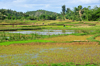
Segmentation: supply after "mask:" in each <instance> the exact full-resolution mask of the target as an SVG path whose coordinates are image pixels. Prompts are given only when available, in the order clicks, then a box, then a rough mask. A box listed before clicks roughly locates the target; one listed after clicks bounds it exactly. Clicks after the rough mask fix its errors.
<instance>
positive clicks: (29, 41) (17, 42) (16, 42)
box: [0, 40, 54, 45]
mask: <svg viewBox="0 0 100 66" xmlns="http://www.w3.org/2000/svg"><path fill="white" fill-rule="evenodd" d="M31 42H39V43H41V42H44V43H46V42H54V41H49V40H24V41H9V42H2V43H0V45H10V44H19V43H31Z"/></svg>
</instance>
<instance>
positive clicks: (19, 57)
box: [0, 47, 100, 66]
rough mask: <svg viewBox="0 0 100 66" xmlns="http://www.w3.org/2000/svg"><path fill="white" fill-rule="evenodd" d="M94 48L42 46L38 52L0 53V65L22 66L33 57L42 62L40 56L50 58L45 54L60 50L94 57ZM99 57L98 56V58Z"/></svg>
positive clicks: (61, 52) (96, 54) (97, 54)
mask: <svg viewBox="0 0 100 66" xmlns="http://www.w3.org/2000/svg"><path fill="white" fill-rule="evenodd" d="M98 48H99V47H98ZM31 50H34V49H31ZM35 50H36V49H35ZM37 50H38V49H37ZM94 50H95V52H94V53H93V52H92V51H94ZM96 50H97V48H96V47H95V48H93V47H85V48H82V47H77V48H74V49H73V47H65V48H64V47H55V48H48V49H46V48H42V49H40V50H38V52H35V53H34V52H31V53H30V52H29V51H30V50H27V52H26V53H24V54H10V55H7V54H0V58H1V59H3V60H0V66H1V65H2V66H12V65H18V66H23V65H27V63H28V62H32V61H33V59H36V60H35V62H37V63H38V62H40V61H41V62H43V61H42V60H41V57H42V58H52V56H51V57H50V56H48V55H46V54H52V53H54V54H59V52H60V54H65V56H67V55H70V53H71V54H74V53H75V54H74V56H77V55H79V56H82V57H83V54H85V55H88V56H89V57H90V58H95V57H97V56H99V53H100V52H98V51H96ZM78 51H82V53H81V52H79V53H78ZM83 51H84V52H83ZM69 52H70V53H69ZM89 52H90V53H89ZM66 53H67V54H66ZM77 53H78V54H77ZM41 54H42V55H41ZM37 58H40V59H38V60H37ZM99 58H100V57H98V59H99ZM2 63H3V64H2Z"/></svg>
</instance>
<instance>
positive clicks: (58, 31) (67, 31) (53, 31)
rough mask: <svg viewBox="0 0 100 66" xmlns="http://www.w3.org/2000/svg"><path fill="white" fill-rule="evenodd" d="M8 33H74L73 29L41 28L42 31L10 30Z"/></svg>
mask: <svg viewBox="0 0 100 66" xmlns="http://www.w3.org/2000/svg"><path fill="white" fill-rule="evenodd" d="M9 33H21V34H32V33H34V34H39V35H53V34H55V35H57V34H72V33H76V31H75V30H42V31H11V32H9Z"/></svg>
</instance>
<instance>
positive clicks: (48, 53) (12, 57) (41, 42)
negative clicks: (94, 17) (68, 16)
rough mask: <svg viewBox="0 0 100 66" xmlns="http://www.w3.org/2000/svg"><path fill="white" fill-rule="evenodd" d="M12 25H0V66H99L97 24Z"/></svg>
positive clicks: (99, 27) (68, 22)
mask: <svg viewBox="0 0 100 66" xmlns="http://www.w3.org/2000/svg"><path fill="white" fill-rule="evenodd" d="M12 22H13V21H8V23H9V24H8V23H7V22H6V21H1V23H0V66H100V30H99V29H100V22H99V21H94V22H93V21H91V22H90V21H84V22H78V21H75V22H72V21H71V20H64V21H59V20H54V21H53V20H50V21H49V20H45V21H20V22H22V23H24V22H25V24H21V23H20V22H19V21H18V24H16V25H14V26H13V25H10V24H12ZM33 22H34V24H33ZM14 23H17V21H14ZM42 23H44V24H42ZM4 24H6V25H4ZM64 25H65V26H64Z"/></svg>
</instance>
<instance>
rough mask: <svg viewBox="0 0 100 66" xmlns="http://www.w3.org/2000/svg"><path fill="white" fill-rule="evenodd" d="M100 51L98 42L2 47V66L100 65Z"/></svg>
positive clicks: (0, 53)
mask: <svg viewBox="0 0 100 66" xmlns="http://www.w3.org/2000/svg"><path fill="white" fill-rule="evenodd" d="M99 51H100V45H96V42H95V43H94V42H73V43H34V42H33V43H25V44H12V45H8V46H0V65H1V66H2V65H4V66H5V65H8V66H16V65H17V66H19V65H21V66H23V65H37V66H38V65H41V64H47V65H51V64H54V65H59V63H61V64H63V63H66V62H73V63H75V64H72V65H77V64H80V65H85V64H86V63H87V62H89V64H87V65H92V64H99V63H100V56H99V55H100V52H99ZM63 65H65V64H63Z"/></svg>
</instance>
